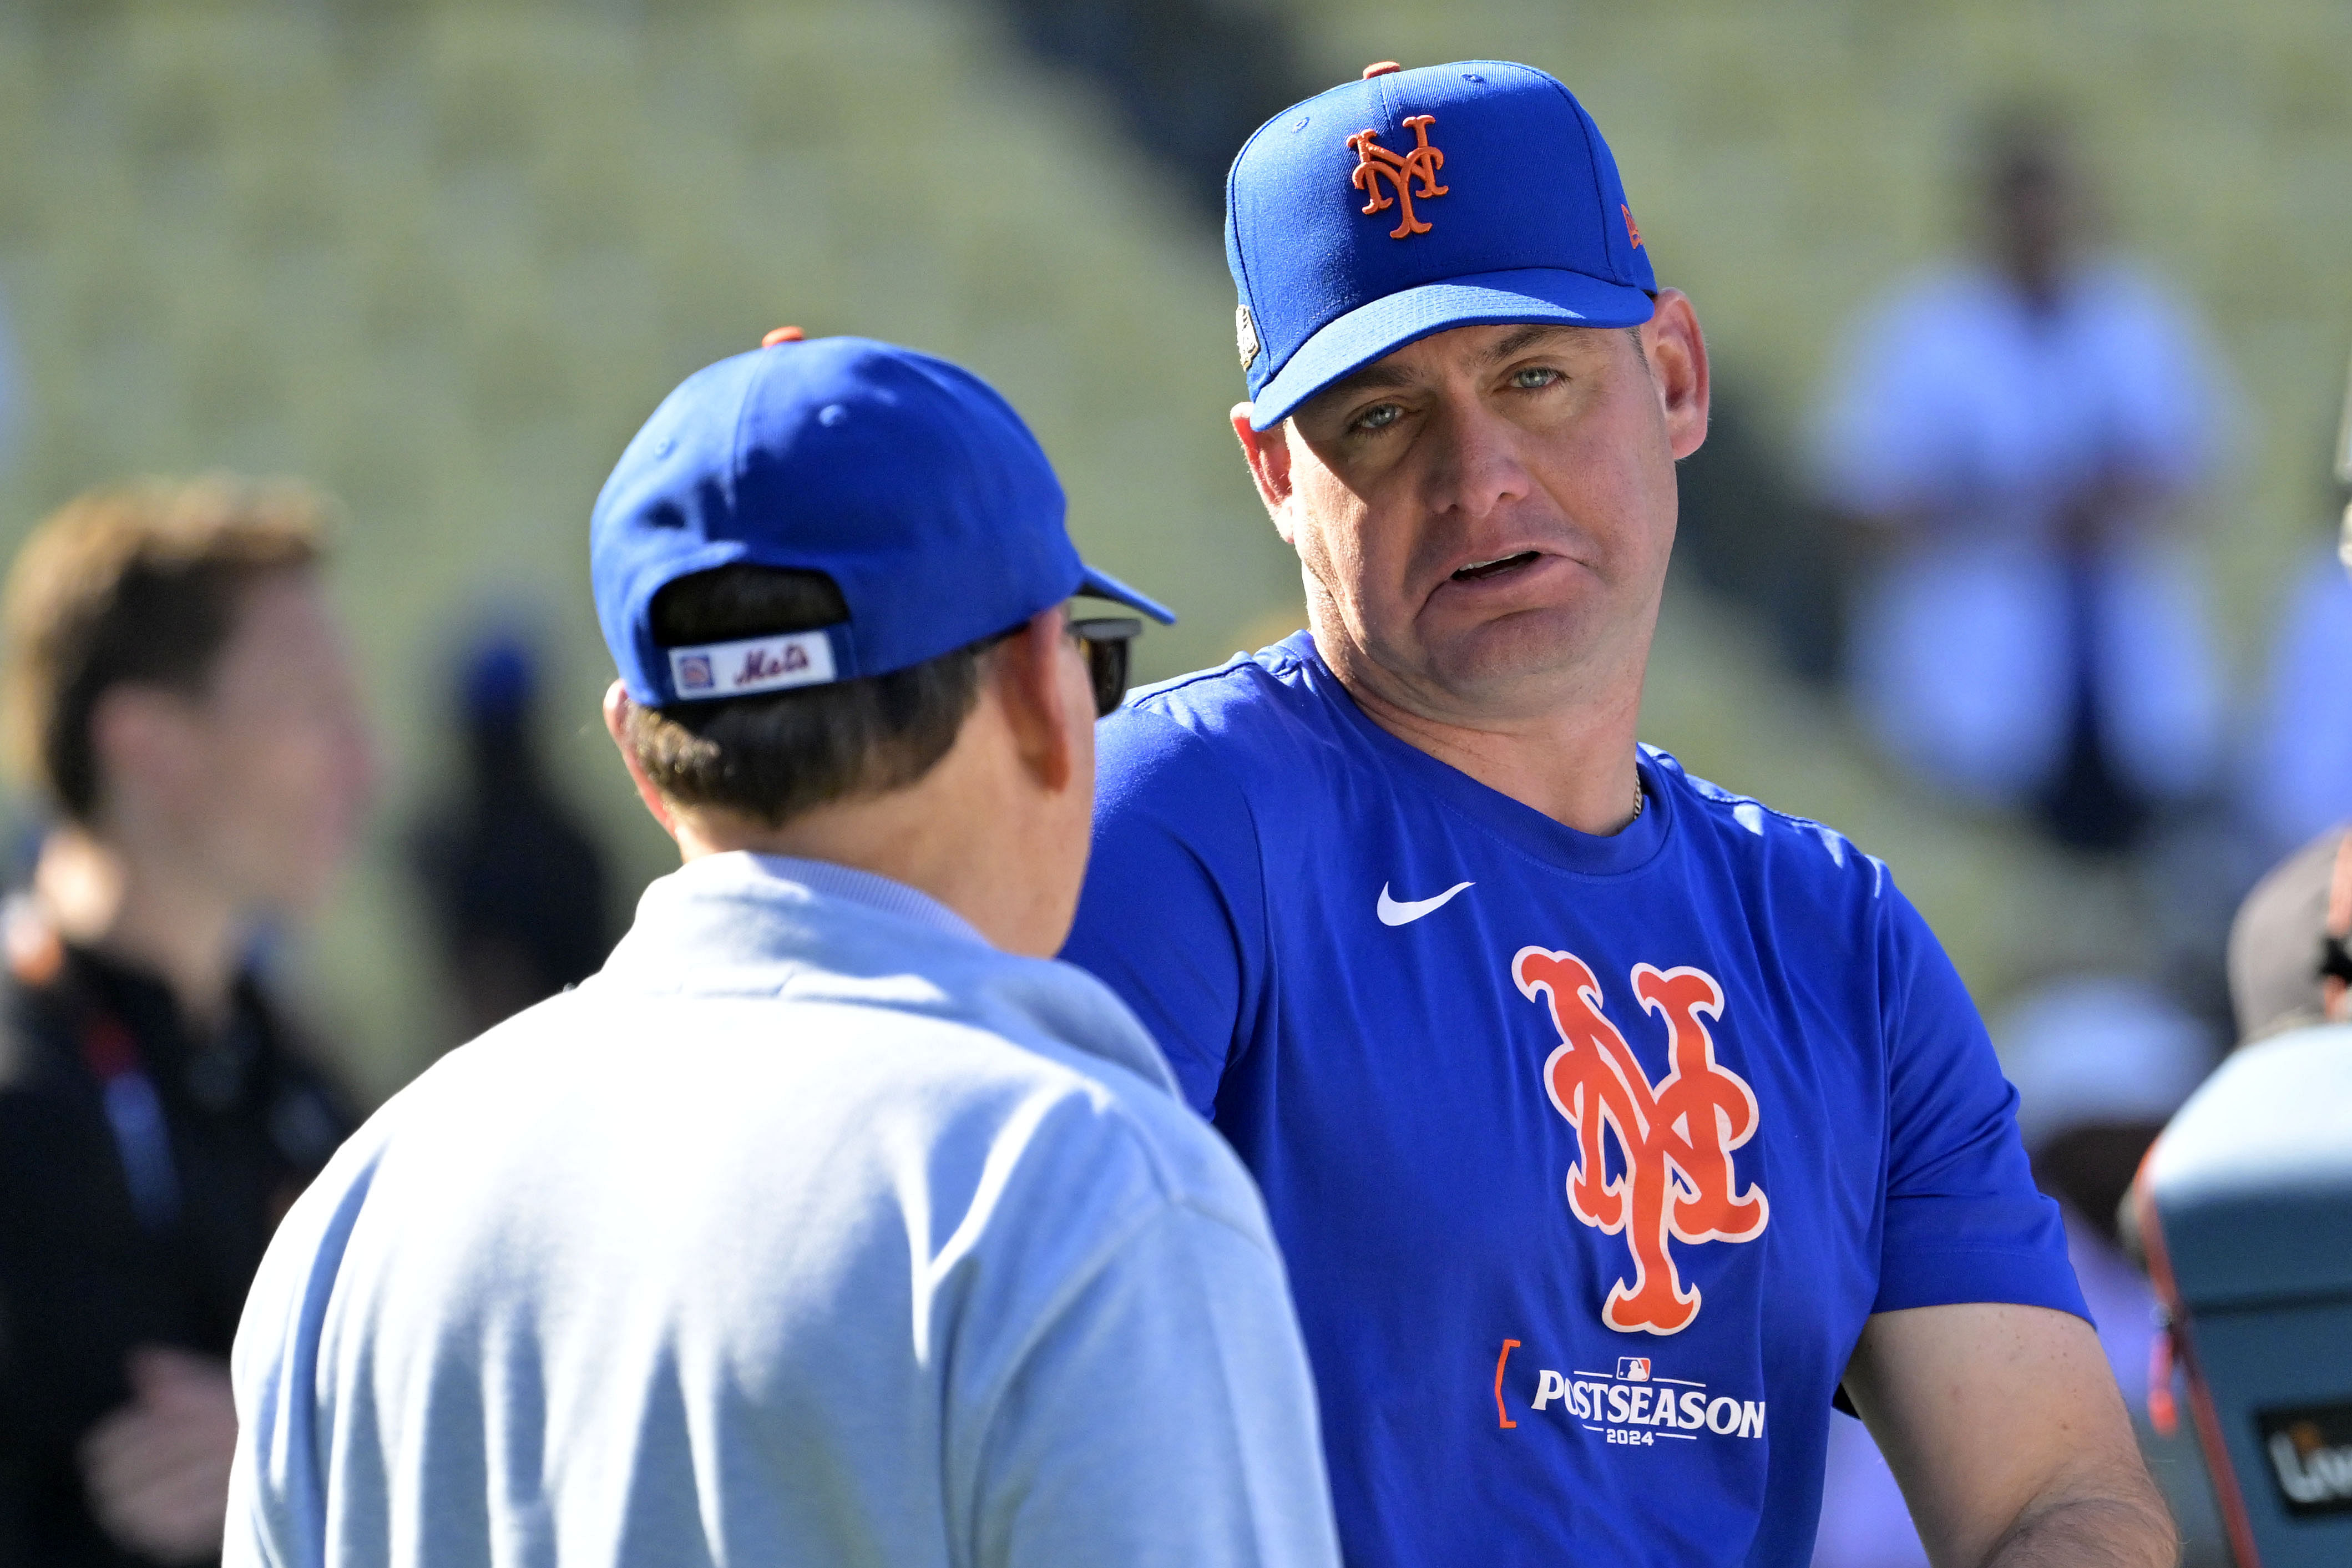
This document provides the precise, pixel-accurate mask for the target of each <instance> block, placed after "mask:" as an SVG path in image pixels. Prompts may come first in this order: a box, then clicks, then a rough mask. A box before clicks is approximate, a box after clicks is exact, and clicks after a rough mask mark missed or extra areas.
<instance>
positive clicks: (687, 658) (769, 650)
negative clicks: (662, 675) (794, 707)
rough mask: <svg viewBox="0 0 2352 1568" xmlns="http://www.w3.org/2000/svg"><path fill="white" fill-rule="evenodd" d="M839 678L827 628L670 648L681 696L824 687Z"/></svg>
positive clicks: (675, 685) (672, 680) (671, 674)
mask: <svg viewBox="0 0 2352 1568" xmlns="http://www.w3.org/2000/svg"><path fill="white" fill-rule="evenodd" d="M833 678H834V663H833V643H832V641H831V640H830V639H829V638H827V637H826V636H825V635H824V633H823V632H787V633H783V634H782V635H780V636H777V637H745V638H744V639H742V640H741V641H740V642H723V643H712V644H709V646H707V647H674V648H671V649H670V650H669V679H670V685H671V687H672V688H673V689H675V690H676V691H677V697H678V700H680V701H696V700H703V699H709V698H718V697H750V696H753V695H756V694H757V693H759V692H762V691H783V690H788V689H791V688H793V687H795V686H822V685H824V684H825V683H826V682H827V681H830V680H831V679H833Z"/></svg>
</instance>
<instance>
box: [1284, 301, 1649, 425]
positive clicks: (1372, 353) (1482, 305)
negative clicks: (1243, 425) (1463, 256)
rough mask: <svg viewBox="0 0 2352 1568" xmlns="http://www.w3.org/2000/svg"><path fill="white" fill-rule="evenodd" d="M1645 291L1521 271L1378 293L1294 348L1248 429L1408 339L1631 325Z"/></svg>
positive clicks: (1644, 314)
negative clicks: (1528, 327)
mask: <svg viewBox="0 0 2352 1568" xmlns="http://www.w3.org/2000/svg"><path fill="white" fill-rule="evenodd" d="M1652 310H1654V306H1653V305H1652V303H1651V301H1650V296H1649V295H1647V294H1646V293H1644V292H1643V291H1642V290H1641V289H1635V288H1633V287H1632V286H1630V285H1628V284H1623V283H1610V282H1606V281H1603V280H1602V279H1598V278H1591V277H1588V276H1586V275H1585V274H1584V273H1581V272H1569V271H1564V270H1559V269H1555V268H1533V267H1531V268H1519V269H1517V270H1515V271H1509V272H1482V273H1474V274H1472V275H1470V276H1468V277H1464V278H1449V279H1446V280H1445V281H1444V282H1443V283H1424V284H1423V285H1422V286H1421V287H1420V288H1418V289H1401V290H1399V291H1398V292H1396V293H1394V294H1387V295H1383V296H1382V297H1381V298H1380V299H1378V300H1373V301H1372V302H1371V303H1370V304H1369V305H1362V306H1359V307H1358V308H1357V309H1355V310H1350V311H1349V312H1348V313H1347V314H1346V315H1344V316H1341V317H1340V318H1339V320H1337V321H1332V322H1329V323H1328V324H1327V325H1326V326H1324V328H1323V329H1322V330H1321V331H1318V332H1317V333H1316V334H1315V335H1314V336H1313V337H1311V338H1309V339H1307V341H1306V342H1303V343H1301V344H1299V345H1298V352H1297V353H1294V354H1292V355H1291V356H1290V363H1288V364H1286V365H1284V366H1283V367H1282V369H1281V370H1279V371H1277V372H1276V374H1275V377H1274V379H1273V380H1272V381H1269V382H1267V383H1266V384H1265V387H1264V388H1263V389H1262V390H1261V391H1260V392H1259V393H1258V395H1256V396H1255V397H1254V398H1252V399H1251V400H1250V427H1251V428H1252V429H1255V430H1266V429H1271V428H1273V427H1274V426H1276V425H1279V424H1280V423H1282V421H1284V420H1285V419H1287V418H1289V417H1290V416H1291V415H1293V414H1295V413H1296V412H1297V409H1298V405H1300V404H1302V403H1304V402H1306V401H1307V399H1308V398H1310V397H1312V396H1314V395H1316V394H1317V393H1318V392H1320V391H1322V390H1323V389H1324V388H1325V387H1327V386H1328V385H1330V384H1332V383H1333V382H1335V381H1339V380H1340V379H1341V378H1343V377H1346V376H1350V375H1353V374H1356V372H1358V371H1360V370H1361V369H1363V368H1364V367H1365V366H1366V365H1368V364H1370V363H1372V362H1373V361H1375V360H1377V359H1380V358H1381V357H1383V356H1384V355H1387V354H1391V353H1395V352H1396V351H1397V350H1399V349H1401V348H1402V347H1404V346H1405V345H1406V344H1407V343H1411V342H1419V341H1420V340H1421V339H1423V338H1425V337H1429V336H1431V335H1433V334H1434V333H1437V332H1444V331H1452V330H1453V329H1454V328H1455V327H1487V326H1515V325H1517V324H1519V323H1522V322H1528V321H1557V322H1559V324H1560V325H1562V326H1568V327H1633V326H1639V325H1640V324H1641V323H1643V321H1648V320H1649V319H1650V315H1651V312H1652Z"/></svg>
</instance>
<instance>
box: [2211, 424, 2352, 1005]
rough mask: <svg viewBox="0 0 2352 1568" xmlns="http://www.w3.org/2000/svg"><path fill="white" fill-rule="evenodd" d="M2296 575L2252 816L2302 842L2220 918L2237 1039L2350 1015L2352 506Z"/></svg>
mask: <svg viewBox="0 0 2352 1568" xmlns="http://www.w3.org/2000/svg"><path fill="white" fill-rule="evenodd" d="M2336 482H2337V483H2338V484H2339V485H2344V486H2352V379H2347V385H2346V387H2345V393H2344V419H2343V425H2342V426H2341V427H2340V429H2339V430H2338V432H2337V435H2336ZM2314 565H2315V569H2314V570H2312V571H2310V572H2309V573H2308V574H2307V575H2306V576H2305V580H2304V582H2303V583H2302V584H2301V585H2300V586H2299V588H2298V589H2297V591H2296V594H2295V600H2294V611H2293V613H2292V614H2291V615H2290V616H2288V617H2287V620H2286V625H2285V628H2284V632H2283V634H2282V636H2281V638H2280V642H2279V647H2278V651H2277V654H2276V656H2275V658H2274V663H2273V675H2272V690H2273V697H2272V712H2271V718H2270V731H2269V739H2268V743H2267V745H2266V746H2265V747H2264V754H2263V763H2265V764H2266V765H2265V766H2264V768H2263V772H2262V773H2260V774H2258V775H2257V776H2256V777H2255V778H2254V779H2253V781H2252V784H2253V790H2254V795H2253V807H2254V812H2253V815H2254V816H2255V820H2256V822H2257V823H2258V824H2259V825H2260V826H2264V827H2267V828H2268V829H2269V830H2270V831H2271V833H2272V834H2273V841H2274V843H2275V842H2278V841H2284V842H2286V843H2297V842H2300V844H2301V847H2299V848H2296V849H2295V850H2294V851H2293V852H2292V853H2291V854H2289V855H2288V856H2287V857H2286V858H2285V859H2284V860H2282V861H2280V862H2279V863H2278V864H2277V865H2275V866H2273V868H2271V869H2270V871H2269V873H2268V874H2267V875H2265V876H2264V877H2263V879H2262V880H2261V881H2260V882H2259V883H2257V884H2256V885H2255V887H2254V889H2253V891H2252V892H2251V893H2249V894H2247V895H2246V899H2245V901H2244V902H2243V903H2242V904H2241V905H2240V906H2239V908H2238V913H2237V918H2236V920H2235V921H2233V922H2232V924H2231V928H2230V1005H2231V1012H2232V1013H2233V1014H2234V1015H2235V1017H2236V1023H2237V1034H2238V1039H2239V1041H2240V1042H2241V1043H2245V1042H2248V1041H2252V1040H2258V1039H2261V1038H2263V1037H2265V1036H2269V1035H2275V1034H2278V1033H2280V1032H2282V1031H2284V1030H2286V1029H2293V1028H2300V1027H2302V1026H2305V1025H2309V1024H2318V1023H2342V1022H2344V1021H2345V1020H2346V1018H2347V1016H2352V990H2347V987H2352V949H2347V941H2352V836H2347V828H2346V826H2345V825H2344V819H2345V818H2346V817H2347V816H2352V707H2347V703H2346V701H2345V699H2344V695H2343V692H2344V686H2345V682H2344V671H2345V669H2346V668H2347V666H2352V587H2347V577H2346V574H2347V572H2352V506H2347V507H2346V508H2345V511H2344V521H2343V523H2342V525H2341V528H2340V529H2339V531H2338V533H2337V543H2336V552H2335V558H2334V559H2332V560H2330V561H2328V562H2326V563H2324V564H2323V563H2314Z"/></svg>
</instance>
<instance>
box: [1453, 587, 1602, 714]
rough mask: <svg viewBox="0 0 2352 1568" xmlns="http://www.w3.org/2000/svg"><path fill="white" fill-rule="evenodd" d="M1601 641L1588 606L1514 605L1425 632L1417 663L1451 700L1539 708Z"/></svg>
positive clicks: (1551, 701)
mask: <svg viewBox="0 0 2352 1568" xmlns="http://www.w3.org/2000/svg"><path fill="white" fill-rule="evenodd" d="M1600 642H1601V637H1599V635H1598V628H1597V627H1596V626H1595V625H1594V620H1593V616H1591V613H1590V611H1589V610H1578V609H1568V608H1563V607H1559V606H1548V607H1545V608H1542V609H1531V610H1520V611H1517V612H1514V613H1512V614H1510V615H1507V616H1496V617H1494V618H1493V619H1491V620H1486V621H1482V622H1480V623H1478V624H1477V625H1475V626H1464V627H1461V628H1458V629H1455V630H1452V631H1448V632H1444V633H1441V634H1440V635H1438V636H1436V637H1432V638H1431V639H1430V640H1429V641H1427V642H1426V643H1425V644H1424V652H1425V657H1426V663H1425V666H1424V668H1427V670H1428V671H1429V673H1430V676H1431V677H1432V678H1433V681H1434V683H1435V684H1437V685H1438V686H1440V687H1442V688H1443V689H1444V690H1446V691H1447V692H1449V693H1451V694H1452V695H1453V696H1454V698H1455V699H1456V700H1461V701H1465V702H1467V703H1470V704H1473V705H1475V706H1476V707H1479V708H1481V709H1487V708H1493V709H1497V710H1512V711H1519V710H1541V709H1546V708H1549V707H1552V706H1555V705H1557V704H1558V703H1559V702H1560V701H1562V700H1570V699H1571V698H1572V695H1573V692H1574V690H1575V689H1576V688H1577V687H1579V686H1580V684H1581V679H1580V678H1581V677H1582V676H1583V675H1584V674H1585V673H1586V672H1588V671H1589V670H1591V668H1593V666H1594V664H1595V663H1596V656H1597V655H1599V654H1600V652H1601V648H1600V647H1599V644H1600Z"/></svg>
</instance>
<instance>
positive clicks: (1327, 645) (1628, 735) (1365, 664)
mask: <svg viewBox="0 0 2352 1568" xmlns="http://www.w3.org/2000/svg"><path fill="white" fill-rule="evenodd" d="M1317 647H1318V649H1320V650H1321V651H1322V653H1323V656H1324V662H1325V663H1326V664H1328V665H1329V666H1330V667H1331V669H1332V672H1333V673H1334V674H1336V675H1337V676H1339V681H1340V684H1341V685H1343V686H1345V687H1346V688H1347V689H1348V695H1349V696H1350V697H1352V698H1354V699H1355V701H1356V706H1357V707H1358V708H1360V709H1361V710H1363V712H1364V715H1365V717H1367V718H1369V719H1370V720H1371V721H1372V722H1373V723H1375V724H1378V725H1379V726H1380V727H1381V729H1383V730H1386V731H1388V732H1389V733H1390V734H1391V735H1394V736H1395V737H1396V738H1397V739H1398V740H1400V741H1402V742H1405V743H1406V744H1407V745H1409V746H1412V747H1413V748H1415V749H1416V750H1419V751H1423V752H1428V753H1429V754H1430V755H1431V756H1433V757H1435V758H1436V759H1437V760H1438V761H1439V762H1441V763H1445V764H1446V765H1447V766H1449V767H1453V768H1455V769H1458V770H1460V771H1461V772H1463V773H1467V774H1469V775H1470V776H1471V777H1472V778H1474V779H1476V780H1477V781H1478V782H1479V783H1480V784H1485V785H1486V787H1487V788H1489V789H1491V790H1494V791H1496V792H1497V793H1498V794H1502V795H1508V796H1510V797H1511V798H1512V799H1513V800H1516V801H1517V802H1518V803H1519V804H1520V805H1525V806H1528V807H1530V808H1532V809H1533V810H1536V811H1539V812H1542V813H1543V814H1544V815H1545V816H1549V817H1550V818H1551V819H1552V820H1553V821H1555V822H1558V823H1559V824H1561V825H1563V826H1568V827H1571V828H1574V829H1575V830H1576V831H1577V832H1579V833H1589V834H1592V835H1594V836H1595V837H1608V836H1609V835H1611V834H1613V833H1618V832H1622V830H1623V829H1624V828H1625V826H1627V825H1628V824H1630V823H1631V822H1632V821H1633V818H1634V817H1636V816H1639V815H1640V814H1641V801H1642V784H1641V774H1640V773H1639V772H1638V771H1637V769H1636V768H1635V766H1634V752H1635V746H1634V736H1635V731H1636V728H1637V726H1638V724H1639V722H1640V720H1641V711H1642V691H1641V685H1640V682H1639V679H1638V678H1637V679H1634V680H1633V681H1631V682H1630V683H1622V684H1624V686H1625V689H1622V690H1618V691H1612V692H1611V693H1610V694H1608V695H1606V696H1603V697H1601V698H1600V699H1598V700H1589V701H1583V702H1571V703H1566V704H1563V705H1561V706H1560V707H1559V708H1558V709H1556V710H1552V711H1549V712H1546V713H1542V714H1540V715H1537V716H1533V717H1509V718H1494V719H1488V718H1483V717H1477V716H1473V715H1467V714H1459V715H1457V714H1451V713H1447V712H1444V711H1443V710H1441V709H1440V707H1439V705H1438V704H1437V703H1435V702H1431V701H1422V700H1411V699H1409V698H1406V697H1405V696H1404V695H1403V694H1402V693H1401V692H1397V691H1394V690H1392V689H1391V687H1392V686H1393V685H1394V684H1395V683H1392V682H1391V681H1389V680H1387V679H1383V678H1382V672H1381V671H1379V670H1378V669H1377V668H1373V667H1372V666H1371V665H1370V660H1369V659H1368V658H1363V657H1361V656H1360V655H1357V654H1355V653H1353V652H1352V650H1347V649H1344V648H1343V647H1335V646H1334V645H1333V644H1332V643H1331V642H1328V641H1325V640H1324V639H1322V638H1321V637H1319V636H1318V639H1317ZM1335 653H1336V654H1338V655H1339V657H1337V658H1334V657H1333V655H1334V654H1335Z"/></svg>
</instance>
